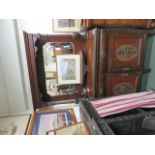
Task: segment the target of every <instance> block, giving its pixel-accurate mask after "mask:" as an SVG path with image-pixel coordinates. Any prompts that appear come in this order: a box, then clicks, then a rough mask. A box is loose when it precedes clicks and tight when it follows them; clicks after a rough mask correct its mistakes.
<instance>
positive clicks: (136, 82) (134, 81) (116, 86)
mask: <svg viewBox="0 0 155 155" xmlns="http://www.w3.org/2000/svg"><path fill="white" fill-rule="evenodd" d="M140 80H141V74H140V73H137V74H109V75H107V80H106V92H107V96H115V95H122V94H128V93H134V92H136V91H138V90H139V86H140Z"/></svg>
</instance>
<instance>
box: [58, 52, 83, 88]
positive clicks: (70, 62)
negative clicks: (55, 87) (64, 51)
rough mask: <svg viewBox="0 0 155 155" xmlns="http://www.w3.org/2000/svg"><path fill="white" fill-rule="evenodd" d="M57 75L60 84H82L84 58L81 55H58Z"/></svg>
mask: <svg viewBox="0 0 155 155" xmlns="http://www.w3.org/2000/svg"><path fill="white" fill-rule="evenodd" d="M56 60H57V75H58V84H59V85H65V84H80V83H81V81H82V60H81V55H78V54H72V55H58V56H57V57H56Z"/></svg>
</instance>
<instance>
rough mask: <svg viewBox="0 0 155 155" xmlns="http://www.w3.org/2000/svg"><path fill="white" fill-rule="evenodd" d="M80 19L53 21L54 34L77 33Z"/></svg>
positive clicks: (79, 28) (79, 27)
mask: <svg viewBox="0 0 155 155" xmlns="http://www.w3.org/2000/svg"><path fill="white" fill-rule="evenodd" d="M81 22H82V20H81V19H53V31H54V32H79V31H80V30H81Z"/></svg>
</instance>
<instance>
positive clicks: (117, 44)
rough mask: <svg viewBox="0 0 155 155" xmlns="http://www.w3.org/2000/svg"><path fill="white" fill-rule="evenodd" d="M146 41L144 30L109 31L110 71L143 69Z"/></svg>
mask: <svg viewBox="0 0 155 155" xmlns="http://www.w3.org/2000/svg"><path fill="white" fill-rule="evenodd" d="M145 43H146V34H145V31H142V30H117V31H116V30H110V31H108V71H109V72H111V71H129V70H140V69H143V61H144V50H145Z"/></svg>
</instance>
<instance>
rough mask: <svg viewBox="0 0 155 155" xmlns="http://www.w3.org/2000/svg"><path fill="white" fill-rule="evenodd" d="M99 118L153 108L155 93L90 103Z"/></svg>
mask: <svg viewBox="0 0 155 155" xmlns="http://www.w3.org/2000/svg"><path fill="white" fill-rule="evenodd" d="M91 103H92V105H93V107H94V108H95V109H96V111H97V113H98V114H99V116H100V117H106V116H110V115H113V114H118V113H121V112H124V111H128V110H131V109H135V108H138V107H142V108H153V107H155V92H154V91H147V92H140V93H132V94H128V95H120V96H115V97H110V98H106V99H101V100H96V101H92V102H91Z"/></svg>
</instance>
